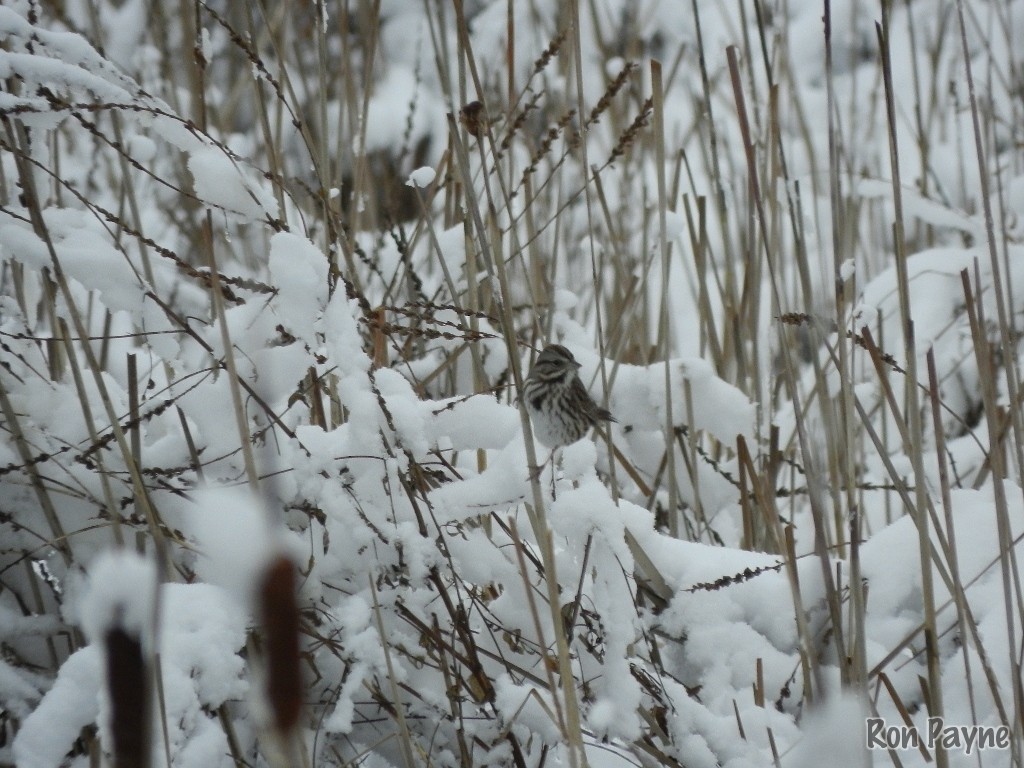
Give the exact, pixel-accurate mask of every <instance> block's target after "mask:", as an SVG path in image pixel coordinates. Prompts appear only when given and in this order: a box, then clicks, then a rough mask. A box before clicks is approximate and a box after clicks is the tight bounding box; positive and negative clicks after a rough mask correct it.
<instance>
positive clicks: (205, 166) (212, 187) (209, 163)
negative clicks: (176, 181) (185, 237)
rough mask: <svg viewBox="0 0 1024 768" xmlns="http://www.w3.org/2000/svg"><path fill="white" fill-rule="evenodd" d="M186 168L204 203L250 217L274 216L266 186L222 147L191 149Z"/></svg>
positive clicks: (276, 210)
mask: <svg viewBox="0 0 1024 768" xmlns="http://www.w3.org/2000/svg"><path fill="white" fill-rule="evenodd" d="M188 170H189V172H190V173H191V174H192V183H193V186H194V188H195V193H196V196H197V197H199V198H200V199H201V200H203V201H204V202H206V203H207V204H209V205H211V206H215V207H217V208H222V209H224V210H225V211H228V212H230V213H234V214H238V215H239V216H241V217H242V218H243V219H245V220H250V221H252V220H258V219H262V218H264V217H266V216H270V217H271V218H276V217H277V215H278V207H277V201H276V200H275V199H274V195H273V193H272V192H271V190H270V189H269V187H268V186H267V185H266V184H264V183H262V182H260V181H259V180H257V179H256V177H255V175H254V174H253V173H252V172H251V171H250V170H249V169H247V168H244V167H243V166H242V165H241V163H240V162H239V161H237V160H235V159H233V158H232V157H230V156H229V155H228V154H227V153H226V152H225V151H224V149H223V148H222V147H217V146H206V147H202V148H200V149H195V150H193V151H192V152H191V154H190V156H189V158H188Z"/></svg>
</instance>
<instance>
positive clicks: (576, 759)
mask: <svg viewBox="0 0 1024 768" xmlns="http://www.w3.org/2000/svg"><path fill="white" fill-rule="evenodd" d="M460 20H461V21H462V22H463V23H464V21H465V20H464V19H461V17H460ZM448 127H449V135H450V138H451V141H452V145H453V147H454V148H455V154H456V158H457V160H458V166H459V168H460V171H461V173H462V178H463V183H464V185H465V188H466V189H467V190H470V189H472V188H473V187H472V183H471V179H472V176H471V173H470V165H469V156H468V154H467V153H466V148H465V145H464V144H463V143H462V140H461V139H460V137H459V134H458V128H457V126H456V123H455V119H454V117H453V116H452V115H450V114H449V115H448ZM485 188H486V186H485ZM468 203H469V200H468V199H467V208H468V209H469V212H470V214H471V216H472V220H473V222H474V225H475V230H476V234H477V238H478V242H479V245H480V250H481V253H482V254H483V257H484V264H485V265H486V266H487V267H488V269H489V270H491V271H492V274H493V275H495V276H496V277H497V280H498V286H499V289H500V291H501V295H500V296H499V297H498V298H499V301H498V304H499V308H500V310H501V320H502V322H501V330H502V334H503V336H504V338H505V344H506V347H507V349H508V353H509V354H508V357H509V367H510V368H511V370H512V378H513V381H514V382H515V386H516V392H517V393H518V392H522V390H523V373H522V369H521V367H520V361H519V353H518V349H517V344H516V336H515V326H514V324H513V319H512V309H511V297H512V291H511V289H510V287H509V282H508V275H507V273H506V270H505V262H504V260H503V259H495V258H494V257H493V255H492V251H491V247H490V244H489V243H488V242H487V237H486V236H485V234H484V233H485V230H484V225H483V219H482V217H481V215H480V210H479V207H478V206H476V205H472V204H468ZM519 419H520V424H521V425H522V431H523V440H524V443H525V447H526V460H527V463H528V464H529V466H530V467H536V466H537V452H536V448H535V446H534V442H533V428H532V425H531V424H530V417H529V415H528V414H527V412H526V404H525V403H524V402H523V401H522V399H521V398H520V400H519ZM530 487H531V491H532V496H533V504H532V506H531V505H529V504H528V505H527V506H526V509H527V514H528V515H529V517H530V526H531V527H532V528H533V532H534V536H535V537H536V539H537V544H538V546H539V547H540V552H541V560H542V562H543V564H544V584H545V587H546V588H547V592H548V608H549V610H550V611H551V617H552V623H553V625H554V626H555V627H556V628H557V627H559V626H560V624H559V623H560V621H561V612H560V610H559V605H558V603H559V594H558V576H557V570H556V567H555V553H554V547H553V545H552V541H551V534H550V526H549V525H548V522H547V515H546V514H545V507H544V496H543V492H542V491H541V487H540V478H539V473H532V474H531V479H530ZM555 645H556V648H557V651H558V668H559V674H560V677H561V683H562V695H563V699H564V701H565V709H566V711H567V712H568V713H569V714H568V716H569V718H570V719H569V720H568V721H567V722H560V723H559V724H558V725H559V727H560V728H561V730H562V733H563V735H564V736H565V738H566V739H567V741H568V742H569V745H570V750H569V756H570V763H571V765H572V768H577V766H579V765H580V760H581V759H582V760H584V761H585V757H584V756H583V742H582V734H581V730H580V725H579V706H578V704H577V701H576V688H575V678H574V677H573V674H572V666H571V664H570V659H569V646H568V643H567V642H566V637H565V633H564V632H559V631H556V632H555ZM552 693H554V692H553V691H552ZM556 703H557V699H556ZM559 710H561V707H559Z"/></svg>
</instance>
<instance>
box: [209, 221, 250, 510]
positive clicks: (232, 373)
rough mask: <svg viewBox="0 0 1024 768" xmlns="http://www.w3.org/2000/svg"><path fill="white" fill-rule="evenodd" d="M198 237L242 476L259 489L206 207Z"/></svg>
mask: <svg viewBox="0 0 1024 768" xmlns="http://www.w3.org/2000/svg"><path fill="white" fill-rule="evenodd" d="M201 240H202V243H203V250H204V251H206V263H207V266H209V268H210V301H211V302H212V304H213V316H214V318H215V319H216V321H217V324H218V325H219V326H220V340H221V346H223V347H224V367H225V369H226V370H227V373H228V389H229V390H230V391H231V403H232V405H233V406H234V411H235V426H236V427H237V428H238V437H239V443H240V448H241V451H242V461H243V462H244V464H245V476H246V479H247V480H248V482H249V487H250V488H252V490H253V492H254V493H255V492H258V491H259V475H258V474H257V472H256V460H255V458H254V457H253V451H252V437H251V435H250V433H249V421H248V419H247V417H246V413H245V401H244V400H242V392H241V388H240V387H239V384H238V367H237V366H236V365H235V350H234V346H233V344H232V341H231V331H230V329H229V328H228V319H227V316H226V314H225V312H224V296H223V294H222V293H221V286H220V272H219V269H218V266H217V257H216V256H215V255H214V248H213V215H212V213H211V212H210V211H209V210H207V212H206V217H205V220H204V221H203V227H202V234H201Z"/></svg>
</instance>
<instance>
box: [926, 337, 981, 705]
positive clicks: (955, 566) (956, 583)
mask: <svg viewBox="0 0 1024 768" xmlns="http://www.w3.org/2000/svg"><path fill="white" fill-rule="evenodd" d="M926 362H927V366H928V399H929V401H930V402H931V406H932V434H934V435H935V462H936V464H937V468H938V472H939V492H940V493H941V494H942V511H943V513H944V517H943V521H944V522H945V524H946V544H947V546H946V562H947V564H948V565H949V578H950V582H951V583H952V586H953V602H954V603H955V604H956V623H957V630H958V632H959V634H960V637H961V638H966V637H968V636H969V632H968V630H967V611H966V610H965V609H966V607H967V595H966V594H965V593H964V585H963V581H962V580H961V578H960V563H959V555H958V554H957V549H956V528H955V526H954V523H953V499H952V497H951V495H950V482H949V465H948V461H947V459H946V455H947V454H946V451H947V446H946V434H945V429H944V428H943V426H942V407H941V406H942V396H941V394H940V392H939V374H938V372H937V369H936V366H935V349H934V348H930V349H929V350H928V354H927V357H926ZM970 648H971V644H970V643H966V642H961V643H960V657H961V658H962V659H963V662H964V679H965V680H966V681H967V698H968V701H969V702H970V707H971V722H974V723H977V722H980V721H979V719H978V710H977V704H976V702H975V695H974V682H973V676H972V674H971V659H970Z"/></svg>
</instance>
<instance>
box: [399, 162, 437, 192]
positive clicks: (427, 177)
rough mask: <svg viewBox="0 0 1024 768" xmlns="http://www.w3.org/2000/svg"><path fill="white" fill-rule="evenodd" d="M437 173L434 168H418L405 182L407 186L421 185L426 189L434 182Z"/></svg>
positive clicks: (420, 186) (421, 187)
mask: <svg viewBox="0 0 1024 768" xmlns="http://www.w3.org/2000/svg"><path fill="white" fill-rule="evenodd" d="M436 177H437V174H436V173H435V172H434V169H433V168H429V167H423V168H417V169H416V170H415V171H413V172H412V173H410V174H409V178H408V179H407V180H406V182H405V186H407V187H419V188H420V189H425V188H426V187H429V186H430V185H431V184H433V183H434V179H435V178H436Z"/></svg>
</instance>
